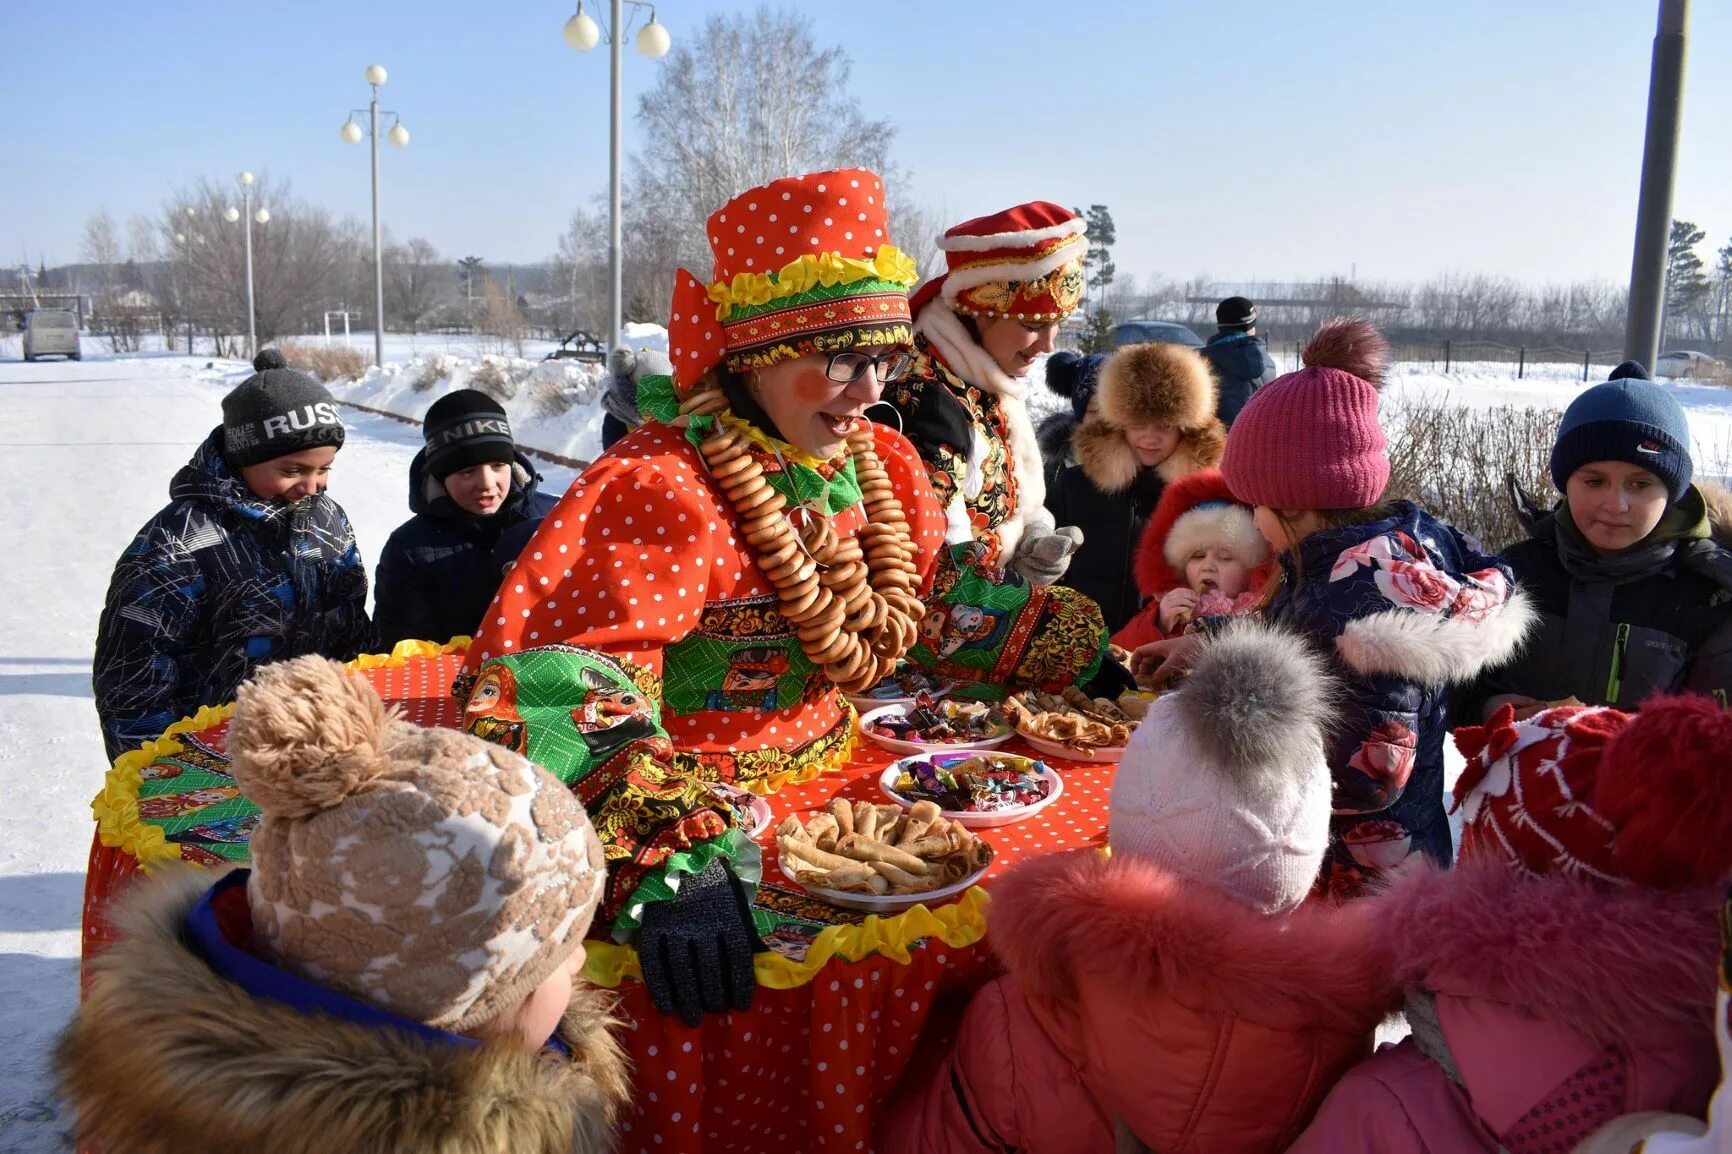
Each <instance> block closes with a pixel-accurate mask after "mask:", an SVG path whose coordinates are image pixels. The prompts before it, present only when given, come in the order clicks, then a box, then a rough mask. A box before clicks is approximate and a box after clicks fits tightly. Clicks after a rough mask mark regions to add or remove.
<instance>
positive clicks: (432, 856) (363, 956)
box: [59, 657, 627, 1154]
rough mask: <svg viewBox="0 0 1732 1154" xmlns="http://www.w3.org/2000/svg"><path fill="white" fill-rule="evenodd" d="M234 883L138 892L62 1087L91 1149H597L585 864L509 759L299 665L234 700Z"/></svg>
mask: <svg viewBox="0 0 1732 1154" xmlns="http://www.w3.org/2000/svg"><path fill="white" fill-rule="evenodd" d="M228 748H229V752H230V754H231V756H232V757H233V759H234V761H233V771H234V777H235V781H236V783H237V784H238V785H239V786H240V787H241V790H242V791H243V792H244V793H245V795H246V796H247V798H248V799H249V800H251V801H252V802H253V803H254V804H256V805H257V806H258V807H259V810H260V811H261V812H262V815H263V816H262V818H261V819H260V821H259V824H258V827H257V828H256V829H255V830H254V831H253V834H252V837H251V841H250V843H249V850H250V852H251V855H252V866H251V868H250V869H239V870H234V871H231V872H230V873H228V874H225V875H224V876H222V877H221V878H219V879H218V880H217V881H216V883H215V884H214V885H212V884H211V882H210V879H209V877H207V876H205V875H204V874H203V872H202V871H190V870H188V871H183V872H178V873H171V874H170V875H168V876H165V877H164V878H162V879H161V880H160V881H156V880H154V879H153V880H151V881H147V882H142V883H140V884H139V885H138V886H136V887H135V890H134V891H133V892H131V893H129V894H128V903H127V906H126V908H125V911H124V913H123V916H122V918H121V919H120V921H119V924H120V925H121V927H122V937H121V939H120V941H118V942H117V943H116V944H114V945H113V946H111V947H110V948H109V949H107V950H106V951H105V952H103V953H102V954H101V955H100V956H99V957H98V958H96V959H95V960H94V962H92V963H91V964H90V968H89V969H87V971H86V973H87V976H89V977H90V988H89V994H88V997H87V998H86V1000H85V1002H84V1005H83V1007H82V1009H81V1010H80V1012H79V1014H78V1016H77V1018H76V1019H75V1020H74V1021H73V1024H72V1026H71V1027H70V1028H69V1029H68V1031H67V1033H66V1035H65V1037H64V1038H63V1039H62V1042H61V1046H60V1053H59V1064H60V1070H61V1074H62V1077H63V1081H64V1084H65V1088H66V1093H67V1095H68V1097H69V1098H70V1099H71V1100H72V1102H73V1104H74V1105H75V1106H76V1108H77V1109H78V1112H79V1126H80V1129H81V1131H83V1133H84V1134H85V1135H86V1136H87V1137H88V1138H89V1139H91V1140H92V1141H93V1142H94V1143H95V1144H96V1145H97V1146H98V1147H99V1148H101V1149H103V1150H105V1151H109V1152H110V1154H125V1152H127V1151H140V1150H168V1149H186V1150H193V1149H208V1150H255V1151H261V1152H279V1154H287V1152H290V1151H309V1152H310V1151H327V1150H329V1151H336V1150H379V1151H383V1150H393V1151H426V1152H429V1154H431V1152H432V1151H436V1150H437V1151H462V1152H466V1154H519V1152H525V1151H528V1152H534V1154H590V1152H594V1154H600V1152H601V1151H603V1150H606V1149H608V1148H609V1147H610V1135H611V1131H612V1125H613V1120H614V1118H615V1116H616V1114H617V1112H618V1110H619V1109H620V1108H621V1107H622V1106H623V1104H624V1101H625V1098H626V1093H627V1091H626V1070H625V1059H624V1057H623V1055H622V1054H621V1052H620V1050H619V1048H618V1045H617V1043H615V1042H614V1041H613V1039H612V1038H611V1036H610V1035H609V1033H608V1028H609V1026H610V1025H611V1023H612V1017H611V1014H610V1012H609V1004H610V1003H609V1001H608V999H607V997H606V996H605V995H602V994H600V993H599V992H597V991H594V990H591V989H587V988H584V987H582V986H581V985H577V984H574V979H575V976H576V974H577V972H578V971H579V969H581V967H582V965H583V960H584V950H583V939H584V935H585V933H586V932H587V930H588V929H589V924H590V920H591V918H592V917H593V915H594V913H595V909H596V905H597V903H598V902H599V901H600V898H601V893H602V886H603V883H604V879H605V877H606V867H605V863H604V862H603V859H602V850H601V843H600V841H599V840H598V839H597V838H596V835H595V831H594V830H593V829H592V828H591V827H590V824H589V819H588V817H587V816H586V815H585V813H584V809H583V806H582V804H581V803H580V802H579V801H578V800H577V798H576V797H575V796H574V795H573V794H572V792H571V791H570V790H569V789H568V788H566V787H565V786H564V785H563V784H561V783H560V782H559V780H558V779H556V778H555V777H553V776H552V775H551V774H549V773H548V772H547V771H545V770H543V769H541V768H540V767H538V766H536V765H533V764H531V763H530V762H529V761H526V760H525V759H524V758H522V757H521V756H519V755H518V754H515V753H512V752H510V751H509V750H506V749H504V748H502V747H500V746H498V745H495V744H493V743H491V742H487V741H483V740H481V739H480V738H477V737H471V736H469V735H467V734H464V733H460V732H458V731H457V730H453V729H423V728H421V727H419V726H415V725H410V724H408V723H407V722H404V721H401V720H399V719H398V718H397V717H395V716H394V715H393V713H392V712H391V711H390V710H387V709H386V708H385V706H384V705H383V704H382V703H381V701H380V700H379V696H378V694H376V693H375V692H374V691H373V689H372V687H371V686H370V685H369V684H368V683H367V682H366V681H364V680H362V679H360V678H358V677H353V676H351V675H349V674H347V673H345V672H344V671H343V669H342V667H341V666H339V665H337V664H336V663H335V662H331V661H327V660H325V659H323V658H318V657H303V658H299V659H297V660H294V661H289V662H284V663H281V664H277V665H271V666H267V667H265V668H264V669H262V670H260V671H259V673H258V674H257V675H255V677H254V678H253V680H251V681H249V682H247V683H246V684H244V685H242V686H241V688H240V694H239V699H238V701H237V702H236V705H235V713H234V719H233V720H232V722H231V723H230V726H229V737H228Z"/></svg>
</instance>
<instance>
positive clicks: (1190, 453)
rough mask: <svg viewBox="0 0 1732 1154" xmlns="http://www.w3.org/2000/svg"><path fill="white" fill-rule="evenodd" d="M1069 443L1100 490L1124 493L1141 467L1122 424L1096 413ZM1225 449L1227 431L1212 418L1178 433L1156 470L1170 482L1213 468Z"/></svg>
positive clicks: (1081, 426)
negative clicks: (1201, 425) (1171, 447)
mask: <svg viewBox="0 0 1732 1154" xmlns="http://www.w3.org/2000/svg"><path fill="white" fill-rule="evenodd" d="M1071 444H1072V446H1073V447H1074V448H1075V449H1076V458H1077V464H1079V465H1081V466H1082V470H1083V472H1084V473H1085V474H1087V475H1088V479H1089V480H1090V481H1091V482H1093V484H1094V486H1095V488H1097V489H1099V490H1101V491H1102V492H1103V493H1123V492H1124V491H1125V490H1126V489H1129V488H1130V487H1131V484H1132V482H1134V481H1135V480H1136V479H1137V473H1138V471H1140V470H1141V469H1142V467H1143V466H1142V463H1141V462H1140V461H1138V460H1137V451H1136V450H1135V449H1133V448H1131V446H1130V443H1129V442H1128V441H1126V440H1125V433H1124V429H1123V427H1122V426H1119V425H1115V424H1113V423H1112V422H1111V421H1109V420H1107V419H1106V418H1105V417H1103V416H1100V415H1098V414H1096V415H1091V416H1090V417H1089V418H1088V419H1087V420H1086V421H1084V422H1083V423H1082V424H1081V425H1079V426H1078V427H1077V430H1076V432H1075V434H1073V435H1072V438H1071ZM1226 451H1227V430H1226V428H1225V427H1224V426H1223V425H1222V424H1221V422H1219V421H1217V420H1214V419H1213V418H1211V419H1210V421H1209V423H1208V424H1206V425H1204V426H1203V427H1201V428H1197V429H1186V430H1184V431H1183V432H1182V433H1180V434H1179V443H1178V445H1177V446H1176V447H1175V448H1174V449H1173V455H1172V456H1170V457H1168V458H1167V459H1166V460H1164V461H1162V462H1161V463H1160V464H1159V465H1156V466H1155V472H1156V473H1158V474H1160V477H1161V480H1163V481H1166V482H1168V483H1169V484H1170V483H1172V482H1173V481H1177V480H1178V479H1179V478H1181V477H1187V476H1189V475H1191V474H1192V473H1195V472H1197V471H1198V470H1199V469H1212V468H1214V467H1215V466H1216V465H1219V464H1220V463H1221V456H1222V454H1223V453H1225V452H1226Z"/></svg>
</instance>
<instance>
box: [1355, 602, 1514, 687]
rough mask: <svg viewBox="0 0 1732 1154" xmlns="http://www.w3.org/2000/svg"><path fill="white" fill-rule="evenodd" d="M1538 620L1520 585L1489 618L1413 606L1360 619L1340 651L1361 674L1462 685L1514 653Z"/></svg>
mask: <svg viewBox="0 0 1732 1154" xmlns="http://www.w3.org/2000/svg"><path fill="white" fill-rule="evenodd" d="M1537 620H1538V615H1537V614H1536V613H1535V612H1534V608H1533V605H1532V604H1531V603H1530V602H1529V601H1528V598H1527V595H1526V594H1525V593H1523V592H1522V591H1521V590H1519V589H1518V590H1516V591H1515V592H1513V593H1511V594H1510V598H1509V600H1508V601H1506V602H1504V604H1503V607H1502V608H1501V609H1499V610H1498V611H1497V612H1496V613H1494V614H1492V615H1491V616H1490V617H1488V618H1487V619H1486V620H1484V621H1478V622H1473V621H1464V620H1461V619H1459V618H1454V617H1444V616H1442V615H1440V614H1435V613H1420V612H1416V611H1414V610H1412V609H1390V610H1385V611H1384V612H1381V613H1373V614H1371V615H1370V616H1367V617H1360V618H1356V619H1354V620H1352V621H1349V622H1348V623H1347V628H1346V629H1344V630H1342V633H1341V636H1339V637H1337V638H1336V639H1335V650H1336V652H1337V653H1339V654H1340V655H1341V660H1343V661H1345V662H1346V663H1347V667H1348V668H1349V669H1352V670H1354V671H1355V672H1357V673H1366V674H1385V675H1387V676H1391V677H1402V678H1406V679H1408V680H1410V681H1417V682H1419V683H1420V684H1421V685H1448V684H1451V683H1452V682H1453V683H1456V684H1460V683H1462V682H1466V681H1471V680H1472V679H1473V678H1474V677H1475V676H1477V675H1478V674H1479V672H1480V671H1481V670H1482V669H1487V668H1492V667H1495V666H1498V665H1501V664H1503V663H1504V662H1505V661H1508V660H1509V659H1510V658H1511V657H1513V656H1515V653H1516V650H1517V649H1519V648H1520V647H1521V643H1522V642H1523V641H1524V640H1525V639H1526V638H1527V635H1528V631H1529V630H1530V629H1532V628H1533V626H1534V623H1535V622H1536V621H1537Z"/></svg>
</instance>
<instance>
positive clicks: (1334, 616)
mask: <svg viewBox="0 0 1732 1154" xmlns="http://www.w3.org/2000/svg"><path fill="white" fill-rule="evenodd" d="M1280 561H1281V567H1282V570H1283V576H1284V581H1283V584H1282V588H1281V591H1280V593H1278V594H1277V595H1276V597H1275V599H1274V601H1273V602H1272V603H1271V604H1270V606H1269V608H1268V610H1267V611H1266V617H1267V619H1268V620H1269V621H1270V622H1272V623H1274V624H1277V625H1282V626H1285V627H1286V628H1288V629H1291V630H1293V631H1295V632H1297V633H1301V634H1304V635H1305V636H1307V637H1309V638H1310V639H1311V640H1312V641H1313V642H1314V643H1316V644H1317V645H1318V646H1319V647H1322V648H1325V649H1327V650H1328V651H1329V652H1330V654H1331V658H1332V664H1333V665H1334V667H1335V673H1336V675H1337V676H1338V677H1340V678H1341V681H1342V694H1341V699H1340V706H1339V710H1340V712H1339V715H1338V717H1337V721H1336V725H1335V727H1334V729H1333V731H1332V733H1331V735H1330V739H1329V767H1330V770H1331V773H1332V774H1333V776H1334V780H1335V818H1334V821H1333V823H1332V830H1331V833H1332V837H1331V844H1330V851H1329V857H1328V859H1327V860H1326V861H1325V863H1324V867H1323V869H1324V873H1323V877H1322V878H1321V879H1320V884H1321V885H1323V886H1324V887H1326V888H1328V889H1329V890H1330V891H1331V892H1333V893H1335V894H1338V895H1341V896H1353V895H1356V894H1358V893H1359V892H1361V891H1362V890H1363V888H1364V886H1365V883H1366V882H1367V881H1368V880H1369V879H1370V878H1372V877H1373V876H1375V875H1376V874H1377V873H1379V872H1381V871H1383V870H1386V869H1389V868H1390V867H1392V866H1394V865H1395V864H1397V863H1398V862H1400V861H1401V860H1402V859H1403V858H1406V857H1408V856H1409V855H1411V854H1415V853H1422V854H1425V855H1426V856H1427V857H1430V858H1432V859H1434V860H1436V861H1438V862H1441V863H1444V864H1448V863H1449V862H1450V861H1451V859H1452V857H1453V856H1454V855H1453V852H1452V849H1451V844H1450V836H1449V824H1448V819H1447V817H1446V815H1445V812H1444V807H1443V743H1444V739H1445V737H1446V735H1447V729H1448V714H1449V696H1450V686H1452V685H1458V684H1462V683H1466V682H1470V681H1472V680H1473V679H1474V677H1475V676H1476V675H1477V674H1478V673H1479V672H1480V671H1481V670H1484V669H1487V668H1490V667H1493V666H1495V665H1497V664H1500V663H1501V662H1503V661H1506V660H1508V659H1509V657H1510V655H1511V654H1512V653H1513V652H1514V651H1515V650H1516V648H1517V647H1518V646H1519V644H1520V643H1521V641H1522V639H1523V637H1524V636H1525V635H1526V633H1527V631H1528V629H1529V627H1530V625H1531V624H1532V620H1533V614H1532V612H1531V610H1530V609H1529V607H1528V605H1527V603H1526V601H1525V600H1524V599H1523V597H1522V595H1521V594H1519V593H1517V592H1516V591H1515V590H1514V582H1513V580H1512V578H1511V575H1510V571H1509V569H1508V568H1507V567H1506V566H1504V565H1503V563H1502V562H1500V561H1498V560H1497V559H1495V558H1493V557H1489V556H1486V555H1484V554H1482V553H1480V552H1479V551H1478V550H1476V549H1475V548H1473V547H1472V546H1471V545H1469V544H1468V543H1467V542H1466V541H1465V540H1464V539H1463V538H1462V536H1461V534H1460V533H1458V532H1456V530H1455V529H1453V528H1451V527H1450V526H1448V525H1445V524H1444V523H1442V522H1441V521H1438V520H1436V519H1435V518H1433V517H1432V516H1431V515H1430V514H1428V513H1426V512H1425V511H1424V510H1422V509H1420V508H1419V507H1418V506H1416V505H1413V504H1411V503H1410V502H1406V501H1400V502H1396V503H1395V504H1394V505H1393V506H1392V511H1391V513H1390V515H1389V516H1387V517H1385V518H1383V519H1381V520H1378V521H1373V522H1370V523H1367V524H1361V525H1349V526H1345V527H1342V528H1339V529H1325V530H1321V531H1319V532H1317V533H1313V534H1312V535H1311V536H1309V537H1307V538H1305V539H1304V540H1303V541H1301V542H1300V543H1299V544H1298V545H1297V546H1296V547H1295V548H1294V549H1291V550H1289V551H1288V552H1287V553H1285V554H1283V555H1282V556H1281V558H1280ZM1216 620H1221V621H1224V620H1226V619H1224V618H1223V619H1212V620H1211V621H1210V622H1209V624H1210V625H1213V624H1215V621H1216Z"/></svg>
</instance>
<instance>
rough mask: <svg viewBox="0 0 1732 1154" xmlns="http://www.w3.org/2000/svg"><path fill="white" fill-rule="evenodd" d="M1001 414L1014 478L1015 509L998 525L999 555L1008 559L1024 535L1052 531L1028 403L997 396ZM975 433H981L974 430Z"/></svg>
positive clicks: (1030, 535)
mask: <svg viewBox="0 0 1732 1154" xmlns="http://www.w3.org/2000/svg"><path fill="white" fill-rule="evenodd" d="M998 407H999V409H1000V411H1002V412H1003V413H1004V423H1005V431H1006V432H1007V433H1009V435H1010V444H1009V445H1008V446H1006V447H1007V448H1008V450H1009V456H1010V463H1011V468H1012V469H1013V470H1014V471H1015V472H1014V475H1015V477H1016V509H1015V511H1014V512H1013V513H1012V514H1011V516H1010V518H1009V519H1008V520H1007V521H1005V523H1004V524H1002V525H1000V526H999V527H998V539H999V541H1000V543H1001V548H1002V550H1003V553H1002V556H1003V558H1004V559H1005V560H1006V561H1008V560H1009V559H1010V558H1011V557H1012V556H1014V555H1015V553H1016V547H1017V544H1018V543H1019V542H1020V541H1021V540H1022V538H1023V536H1024V535H1025V534H1026V535H1027V536H1029V537H1043V536H1045V535H1046V534H1048V533H1051V532H1052V530H1053V524H1054V522H1053V516H1052V514H1051V513H1049V512H1047V509H1046V474H1045V473H1044V472H1042V470H1041V463H1040V443H1039V442H1038V441H1036V440H1035V438H1034V422H1033V421H1031V420H1029V417H1028V406H1027V405H1025V404H1023V402H1022V398H1021V397H1020V396H1016V397H1007V396H1000V397H999V398H998ZM974 435H975V436H976V437H978V436H980V431H979V430H978V429H976V430H975V433H974Z"/></svg>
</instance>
